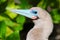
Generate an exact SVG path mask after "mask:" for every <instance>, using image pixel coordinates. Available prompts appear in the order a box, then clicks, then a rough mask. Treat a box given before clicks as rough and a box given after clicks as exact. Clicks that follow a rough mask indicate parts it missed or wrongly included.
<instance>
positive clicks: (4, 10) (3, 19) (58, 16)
mask: <svg viewBox="0 0 60 40" xmlns="http://www.w3.org/2000/svg"><path fill="white" fill-rule="evenodd" d="M16 1H17V3H16ZM18 1H19V2H20V3H18ZM34 5H35V6H38V7H41V8H43V9H45V10H47V11H48V12H49V13H50V14H51V16H52V19H53V22H54V23H56V24H59V23H60V12H59V11H60V0H40V1H39V0H0V40H20V36H19V31H21V30H23V24H24V22H25V17H24V16H22V15H18V14H16V13H12V12H10V11H9V9H11V8H13V9H29V8H31V7H33V6H34Z"/></svg>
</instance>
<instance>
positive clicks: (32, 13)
mask: <svg viewBox="0 0 60 40" xmlns="http://www.w3.org/2000/svg"><path fill="white" fill-rule="evenodd" d="M10 11H11V12H14V13H17V14H20V15H23V16H26V17H28V18H31V19H33V20H35V21H36V20H38V19H46V16H47V12H46V11H45V10H43V9H41V8H40V7H32V8H31V9H25V10H23V9H18V10H17V9H11V10H10Z"/></svg>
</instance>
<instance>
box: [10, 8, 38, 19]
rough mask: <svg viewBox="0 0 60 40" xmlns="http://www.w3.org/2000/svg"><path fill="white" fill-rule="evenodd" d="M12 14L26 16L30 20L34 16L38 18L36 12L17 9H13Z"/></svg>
mask: <svg viewBox="0 0 60 40" xmlns="http://www.w3.org/2000/svg"><path fill="white" fill-rule="evenodd" d="M10 11H11V12H14V13H17V14H20V15H23V16H26V17H28V18H32V17H33V16H37V11H36V10H17V9H11V10H10Z"/></svg>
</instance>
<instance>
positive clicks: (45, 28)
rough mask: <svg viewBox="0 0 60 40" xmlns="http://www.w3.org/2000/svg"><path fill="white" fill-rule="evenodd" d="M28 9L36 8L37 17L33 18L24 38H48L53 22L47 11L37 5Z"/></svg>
mask: <svg viewBox="0 0 60 40" xmlns="http://www.w3.org/2000/svg"><path fill="white" fill-rule="evenodd" d="M30 10H37V14H38V17H39V19H36V20H35V19H33V20H32V21H33V22H34V24H35V25H34V27H33V28H32V29H31V30H30V31H29V32H28V34H27V38H26V40H48V37H49V36H50V34H51V33H52V30H53V23H52V19H51V16H50V15H49V13H48V12H47V11H45V10H43V9H41V8H39V7H33V8H31V9H30Z"/></svg>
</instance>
